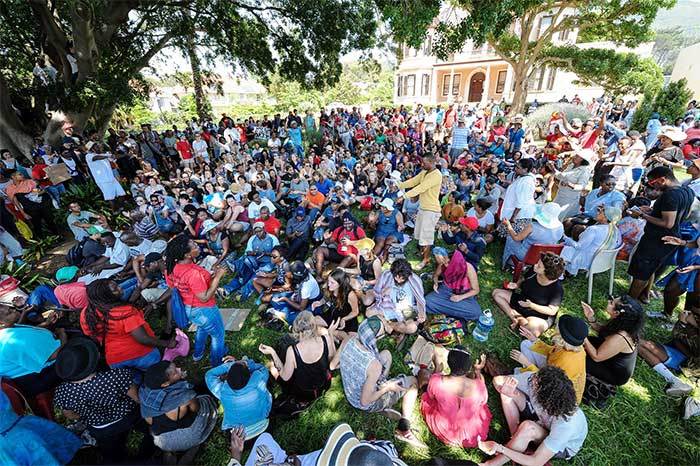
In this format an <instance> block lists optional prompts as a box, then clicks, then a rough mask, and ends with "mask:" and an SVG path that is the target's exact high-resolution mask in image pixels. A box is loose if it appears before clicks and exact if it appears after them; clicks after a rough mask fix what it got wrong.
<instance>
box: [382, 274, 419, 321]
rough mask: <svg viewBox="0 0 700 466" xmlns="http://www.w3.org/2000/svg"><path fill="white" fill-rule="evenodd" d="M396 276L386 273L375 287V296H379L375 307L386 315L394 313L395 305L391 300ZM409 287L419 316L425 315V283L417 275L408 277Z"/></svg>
mask: <svg viewBox="0 0 700 466" xmlns="http://www.w3.org/2000/svg"><path fill="white" fill-rule="evenodd" d="M394 284H395V283H394V276H393V275H392V274H391V271H390V270H386V271H384V272H383V273H382V274H381V275H380V276H379V279H378V280H377V283H376V284H375V285H374V294H375V295H376V296H377V302H376V303H375V307H376V309H377V310H379V311H381V312H382V314H385V315H386V312H387V311H388V312H389V313H390V314H393V313H394V309H395V305H394V302H393V301H392V300H391V288H392V287H393V286H394ZM408 286H409V288H410V289H411V293H413V298H414V299H415V300H416V310H417V312H418V315H425V291H424V290H423V282H422V281H421V279H420V278H419V277H418V275H416V274H415V273H413V274H411V276H410V277H408Z"/></svg>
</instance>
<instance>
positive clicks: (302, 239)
mask: <svg viewBox="0 0 700 466" xmlns="http://www.w3.org/2000/svg"><path fill="white" fill-rule="evenodd" d="M310 232H311V217H310V216H308V215H307V214H306V209H305V208H304V207H297V208H296V209H295V210H294V216H293V217H292V218H290V219H289V220H288V221H287V228H286V229H285V234H286V236H287V260H290V261H294V260H304V259H305V258H306V254H307V253H308V252H309V235H310Z"/></svg>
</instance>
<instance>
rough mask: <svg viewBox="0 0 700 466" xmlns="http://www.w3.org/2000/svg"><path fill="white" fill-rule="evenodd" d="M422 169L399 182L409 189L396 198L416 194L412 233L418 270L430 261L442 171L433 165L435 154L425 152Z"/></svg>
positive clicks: (438, 209) (437, 215)
mask: <svg viewBox="0 0 700 466" xmlns="http://www.w3.org/2000/svg"><path fill="white" fill-rule="evenodd" d="M422 168H423V169H422V170H421V171H420V173H418V175H416V176H414V177H413V178H411V179H409V180H407V181H404V182H403V183H400V184H399V188H400V189H402V190H405V189H409V191H406V192H405V193H404V194H403V195H399V196H398V197H397V199H396V202H397V203H398V202H399V201H400V200H401V199H402V198H412V197H416V196H418V200H419V203H420V209H419V210H418V216H417V217H416V222H415V227H414V228H413V231H414V235H415V237H416V239H417V240H418V246H419V247H420V248H421V253H422V255H423V260H422V261H421V263H420V264H418V265H417V266H416V270H420V269H422V268H423V267H425V266H427V265H428V264H429V263H430V248H431V246H432V245H433V243H434V242H435V227H436V225H437V222H438V220H440V201H439V199H438V197H439V195H440V186H442V173H441V172H440V170H439V169H438V168H436V166H435V156H433V155H432V154H425V155H423V158H422Z"/></svg>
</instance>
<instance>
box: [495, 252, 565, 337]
mask: <svg viewBox="0 0 700 466" xmlns="http://www.w3.org/2000/svg"><path fill="white" fill-rule="evenodd" d="M564 264H565V263H564V259H562V258H561V257H559V256H557V255H556V254H553V253H551V252H545V253H543V254H542V255H541V256H540V260H539V261H537V263H536V264H535V265H534V267H533V268H532V270H531V271H530V272H529V273H527V274H526V275H525V276H524V278H521V280H520V281H519V282H518V283H507V288H506V289H501V288H496V289H494V290H493V292H492V294H491V296H492V297H493V300H494V302H495V303H496V305H497V306H498V307H499V309H501V311H503V312H504V313H505V314H506V315H507V316H508V317H509V318H510V321H511V324H510V328H511V329H512V330H516V329H517V328H518V327H526V328H527V329H528V330H529V331H530V332H532V334H533V335H535V337H538V336H540V334H541V333H542V332H544V331H545V330H547V329H548V328H549V327H551V326H552V324H553V323H554V319H556V317H557V313H558V312H559V306H560V305H561V302H562V300H563V298H564V287H563V286H562V282H561V281H560V280H559V277H561V274H562V273H564Z"/></svg>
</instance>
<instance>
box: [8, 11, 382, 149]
mask: <svg viewBox="0 0 700 466" xmlns="http://www.w3.org/2000/svg"><path fill="white" fill-rule="evenodd" d="M0 19H1V22H0V51H1V52H2V53H0V145H2V146H4V147H11V148H13V149H16V150H22V151H26V148H27V147H28V144H29V142H30V141H31V135H33V134H41V133H44V132H45V131H46V130H47V125H48V124H49V123H50V120H51V117H53V118H54V119H58V120H59V122H60V120H62V119H63V118H66V117H65V116H62V115H66V116H67V118H68V119H70V120H71V121H72V122H73V124H74V125H75V126H76V127H78V128H79V129H81V128H84V127H85V126H86V125H88V124H92V125H93V126H94V127H96V128H98V129H103V128H104V126H105V125H106V124H107V123H108V122H109V119H110V117H111V115H112V113H113V111H114V109H115V108H116V106H117V105H118V104H121V103H128V102H129V101H133V100H134V99H137V98H138V97H143V96H144V95H145V94H147V91H148V86H147V83H146V81H145V80H144V79H143V76H142V74H141V72H142V70H143V69H144V68H145V67H147V66H148V65H149V62H150V61H151V59H152V58H153V57H154V56H155V55H156V54H157V53H158V52H160V51H162V50H164V49H166V48H168V47H179V48H181V49H183V50H184V49H186V48H187V44H186V42H185V41H186V39H187V38H188V37H190V38H194V40H195V44H194V45H195V46H196V47H198V48H199V49H200V50H203V51H204V53H205V59H216V60H224V61H225V62H226V63H228V64H230V65H231V66H232V67H235V68H238V69H245V70H247V71H248V72H250V73H252V74H254V75H256V76H258V77H259V78H260V79H262V80H263V82H265V81H267V80H268V79H269V77H270V76H271V75H272V74H278V75H280V76H282V77H283V78H285V79H290V80H295V81H298V82H301V83H303V84H304V85H305V86H317V87H323V86H327V85H330V84H332V83H334V82H335V81H336V80H337V79H338V77H339V75H340V72H341V70H342V67H341V65H340V63H339V57H340V56H341V55H342V54H344V53H346V52H349V51H350V50H355V49H370V48H371V47H372V46H373V45H374V43H375V31H376V26H377V12H376V6H375V4H374V3H373V2H372V1H370V0H359V1H353V2H349V1H346V0H320V1H319V0H265V1H251V0H148V1H146V0H120V1H107V0H5V1H3V2H0ZM69 44H70V45H72V46H73V49H69V48H68V45H69ZM41 56H47V57H48V58H49V60H50V62H51V63H52V64H53V65H54V66H55V67H56V68H57V69H58V81H57V82H56V83H49V84H48V85H47V84H46V83H40V82H37V79H35V77H34V76H33V75H32V69H33V67H34V65H35V63H36V59H37V58H38V57H41ZM72 58H75V63H74V64H75V66H76V67H77V72H76V73H75V74H73V73H72V71H71V61H70V60H71V59H72ZM47 104H48V106H49V110H50V111H51V115H49V114H47V112H46V111H45V109H46V107H45V106H46V105H47ZM47 136H48V137H49V138H50V136H51V135H50V134H47Z"/></svg>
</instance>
